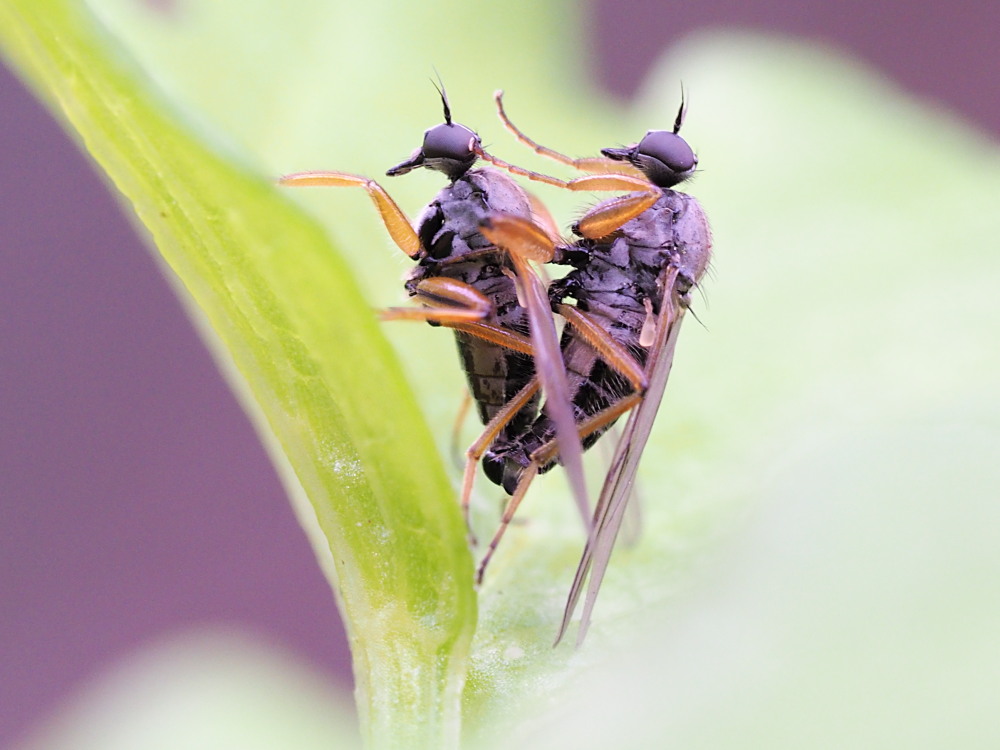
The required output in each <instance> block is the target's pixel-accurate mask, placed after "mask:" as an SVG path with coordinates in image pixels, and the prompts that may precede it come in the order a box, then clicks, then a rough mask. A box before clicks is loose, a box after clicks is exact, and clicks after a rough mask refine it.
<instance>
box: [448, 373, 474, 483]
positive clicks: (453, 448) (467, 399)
mask: <svg viewBox="0 0 1000 750" xmlns="http://www.w3.org/2000/svg"><path fill="white" fill-rule="evenodd" d="M471 406H472V394H471V393H469V391H468V390H466V391H465V392H464V393H463V394H462V403H460V404H459V405H458V413H457V414H455V423H454V424H453V425H452V426H451V441H450V442H449V443H448V454H449V456H450V457H451V460H452V463H454V465H455V468H457V469H460V468H461V467H462V465H463V462H462V453H461V449H460V448H459V447H458V441H459V437H460V435H461V432H462V425H463V424H465V419H466V417H468V416H469V407H471Z"/></svg>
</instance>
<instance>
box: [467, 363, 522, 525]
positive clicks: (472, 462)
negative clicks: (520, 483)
mask: <svg viewBox="0 0 1000 750" xmlns="http://www.w3.org/2000/svg"><path fill="white" fill-rule="evenodd" d="M539 385H540V383H539V380H538V376H535V377H533V378H532V379H531V380H529V381H528V384H527V385H525V386H524V388H522V389H521V390H520V391H518V392H517V394H516V395H515V396H514V398H512V399H511V400H510V401H508V402H507V403H506V404H504V405H503V408H501V409H500V411H498V412H497V413H496V414H494V415H493V419H491V420H490V421H489V424H487V425H486V428H485V429H484V430H483V433H482V434H481V435H480V436H479V437H478V438H476V441H475V442H474V443H473V444H472V445H470V446H469V448H468V450H466V451H465V458H466V461H465V473H464V474H463V476H462V499H461V503H462V515H463V516H464V517H465V525H466V528H467V529H468V530H469V541H470V543H471V544H473V545H474V544H475V543H476V539H475V537H474V536H473V533H472V523H471V520H470V518H469V503H470V500H471V497H472V484H473V481H474V480H475V477H476V466H477V465H478V464H479V460H480V459H481V458H482V457H483V453H485V452H486V449H487V448H489V447H490V445H491V444H492V443H493V441H494V440H496V437H497V435H499V434H500V431H501V430H502V429H503V428H504V427H506V426H507V425H508V424H509V423H510V420H512V419H513V418H514V416H515V415H516V414H517V413H518V412H519V411H521V409H522V408H524V405H525V404H527V403H528V402H529V401H530V400H531V398H532V397H533V396H534V395H535V394H536V393H538V388H539Z"/></svg>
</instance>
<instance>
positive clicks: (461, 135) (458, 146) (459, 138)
mask: <svg viewBox="0 0 1000 750" xmlns="http://www.w3.org/2000/svg"><path fill="white" fill-rule="evenodd" d="M473 139H475V140H477V141H478V140H479V137H478V136H477V135H476V134H475V133H474V132H472V131H471V130H469V129H468V128H467V127H465V126H464V125H458V124H455V123H450V124H449V123H445V124H442V125H435V126H434V127H433V128H431V129H430V130H428V131H427V132H426V133H424V147H423V152H424V158H425V159H448V160H451V161H459V162H463V161H468V160H469V159H470V158H475V157H474V155H473V153H472V150H471V149H470V148H469V144H470V142H471V141H472V140H473Z"/></svg>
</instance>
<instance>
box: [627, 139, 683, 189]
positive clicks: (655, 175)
mask: <svg viewBox="0 0 1000 750" xmlns="http://www.w3.org/2000/svg"><path fill="white" fill-rule="evenodd" d="M632 161H633V163H634V164H635V165H636V166H637V167H639V169H641V170H642V171H643V173H644V174H645V175H646V177H648V178H649V179H650V181H651V182H653V183H654V184H656V185H659V186H660V187H672V186H674V185H676V184H677V183H679V182H683V181H684V180H686V179H687V178H688V177H690V176H691V175H692V174H694V168H695V167H696V166H698V157H697V156H695V155H694V151H693V150H692V149H691V146H689V145H688V142H687V141H685V140H684V139H683V138H681V137H680V136H679V135H677V133H671V132H670V131H669V130H650V131H649V132H648V133H646V136H645V137H644V138H643V139H642V140H641V141H639V144H638V145H637V146H636V148H635V154H634V156H633V157H632Z"/></svg>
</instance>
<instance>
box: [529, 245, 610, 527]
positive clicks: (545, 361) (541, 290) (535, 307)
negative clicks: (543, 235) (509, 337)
mask: <svg viewBox="0 0 1000 750" xmlns="http://www.w3.org/2000/svg"><path fill="white" fill-rule="evenodd" d="M509 254H510V256H511V261H512V262H513V264H514V270H515V272H516V273H517V284H518V288H519V289H520V291H521V297H522V298H523V304H524V306H525V309H526V310H527V311H528V322H529V325H530V327H531V343H532V346H533V347H534V349H535V370H536V372H537V373H538V378H539V380H540V381H541V383H542V390H543V391H544V392H545V406H544V408H545V411H546V413H547V414H548V416H549V419H551V420H552V422H553V424H554V425H555V428H556V439H557V441H558V443H559V457H560V460H561V462H562V464H563V466H564V467H565V469H566V474H567V476H568V478H569V483H570V488H571V490H572V492H573V498H574V499H575V501H576V504H577V507H578V508H579V510H580V514H581V517H582V518H583V524H584V526H585V527H586V528H587V529H590V519H591V511H590V503H589V501H588V499H587V487H586V481H585V479H584V475H583V444H582V443H581V441H580V434H579V432H578V430H577V426H576V419H575V418H574V415H573V406H572V403H571V400H570V394H569V383H568V382H567V380H566V368H565V366H564V364H563V359H562V350H561V349H560V348H559V338H558V336H557V335H556V328H555V322H554V320H553V316H552V308H551V306H550V305H549V298H548V294H547V293H546V290H545V286H544V284H543V283H542V281H541V279H540V278H539V277H538V276H537V274H535V273H534V271H532V270H531V268H530V267H529V265H528V262H527V260H525V258H524V257H522V256H521V255H520V254H519V253H517V252H511V253H509Z"/></svg>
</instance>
